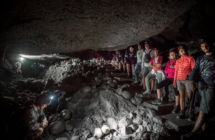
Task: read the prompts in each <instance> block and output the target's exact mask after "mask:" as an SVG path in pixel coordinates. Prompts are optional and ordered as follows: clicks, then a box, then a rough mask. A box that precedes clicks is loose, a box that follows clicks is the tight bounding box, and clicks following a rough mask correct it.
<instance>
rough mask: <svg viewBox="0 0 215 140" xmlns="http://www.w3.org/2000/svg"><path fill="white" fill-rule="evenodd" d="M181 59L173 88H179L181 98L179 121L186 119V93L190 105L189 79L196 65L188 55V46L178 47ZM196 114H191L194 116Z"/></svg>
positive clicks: (190, 114)
mask: <svg viewBox="0 0 215 140" xmlns="http://www.w3.org/2000/svg"><path fill="white" fill-rule="evenodd" d="M178 51H179V54H180V56H181V57H180V58H179V59H178V60H176V64H175V73H174V81H173V86H174V87H177V89H178V91H179V98H180V112H179V114H178V115H177V118H178V119H183V118H185V93H187V95H188V103H189V100H190V99H191V90H190V87H189V85H190V81H189V80H188V77H189V75H190V73H191V71H192V69H193V67H194V65H195V60H194V58H193V57H192V56H190V55H188V53H187V46H185V45H180V46H179V47H178ZM193 113H194V112H190V113H189V116H192V115H193Z"/></svg>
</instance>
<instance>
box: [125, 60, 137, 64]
mask: <svg viewBox="0 0 215 140" xmlns="http://www.w3.org/2000/svg"><path fill="white" fill-rule="evenodd" d="M126 64H130V65H132V64H136V61H135V60H132V59H126Z"/></svg>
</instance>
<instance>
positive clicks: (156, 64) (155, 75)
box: [143, 48, 165, 94]
mask: <svg viewBox="0 0 215 140" xmlns="http://www.w3.org/2000/svg"><path fill="white" fill-rule="evenodd" d="M153 53H154V57H153V58H152V59H151V67H152V70H151V72H149V73H148V75H147V76H146V78H145V82H146V91H144V92H143V94H151V88H150V81H151V80H157V82H158V83H160V82H161V81H163V80H164V79H165V75H164V73H163V70H162V61H163V57H162V56H160V55H159V50H158V49H157V48H154V49H153Z"/></svg>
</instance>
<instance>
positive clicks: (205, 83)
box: [111, 40, 215, 138]
mask: <svg viewBox="0 0 215 140" xmlns="http://www.w3.org/2000/svg"><path fill="white" fill-rule="evenodd" d="M199 47H200V49H201V51H203V52H204V55H203V56H200V57H199V58H197V60H195V59H194V58H193V57H192V56H191V55H189V54H188V47H187V46H186V45H179V46H178V47H177V49H171V50H169V61H168V62H167V64H166V66H165V68H164V70H163V67H162V61H163V57H162V56H161V55H160V53H159V49H158V48H153V49H152V48H151V46H150V43H149V42H147V41H146V42H145V43H144V48H143V47H142V46H141V44H139V45H138V51H136V52H135V51H134V47H133V46H130V47H129V49H128V50H126V52H125V55H124V56H123V55H122V53H121V52H120V51H116V53H115V54H114V55H113V59H112V62H111V63H112V65H113V66H114V67H116V69H119V70H120V71H124V72H125V71H127V76H128V77H131V75H132V78H133V79H134V83H138V77H139V74H140V75H141V76H142V79H140V81H141V86H142V87H143V90H144V92H143V93H142V94H140V95H139V96H140V97H141V96H142V95H143V94H151V91H152V89H153V88H154V83H157V84H156V93H157V99H156V100H154V101H152V104H157V105H160V104H162V103H163V102H164V101H165V100H167V99H168V98H166V97H167V96H165V97H163V96H162V93H161V92H162V88H163V87H168V86H169V85H171V84H172V85H173V92H174V94H175V105H174V109H173V110H172V113H178V115H177V118H178V119H185V118H186V116H185V111H186V110H188V112H189V117H188V120H194V118H195V116H194V109H195V108H194V105H193V104H191V101H192V100H193V99H192V97H193V96H194V94H196V91H198V92H197V93H198V95H199V96H200V101H199V102H200V111H199V115H198V117H197V120H196V124H195V126H194V128H193V130H192V132H191V133H189V134H187V135H185V136H183V138H186V137H189V138H190V137H193V136H194V135H195V133H196V132H197V131H198V130H199V129H200V128H202V131H205V130H206V122H207V119H208V116H209V114H210V113H211V110H212V108H213V107H214V106H215V103H214V102H215V97H214V94H215V91H214V87H215V56H214V54H213V53H212V44H211V43H210V42H207V41H205V40H203V41H201V42H200V43H199ZM178 54H179V56H180V57H179V58H177V56H178ZM196 83H198V84H196ZM195 86H196V87H195ZM186 94H187V97H188V98H187V102H186V100H185V99H186V98H185V96H186Z"/></svg>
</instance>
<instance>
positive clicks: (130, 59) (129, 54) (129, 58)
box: [125, 46, 137, 77]
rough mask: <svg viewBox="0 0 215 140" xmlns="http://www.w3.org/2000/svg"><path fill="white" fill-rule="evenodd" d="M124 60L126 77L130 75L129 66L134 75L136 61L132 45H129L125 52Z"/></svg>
mask: <svg viewBox="0 0 215 140" xmlns="http://www.w3.org/2000/svg"><path fill="white" fill-rule="evenodd" d="M125 61H126V67H127V74H128V76H127V77H130V76H131V75H130V66H131V68H132V75H134V66H135V64H136V61H137V56H136V52H134V47H133V46H130V47H129V49H128V50H127V51H126V52H125Z"/></svg>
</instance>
